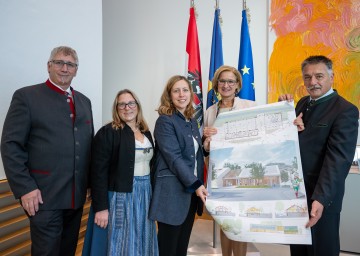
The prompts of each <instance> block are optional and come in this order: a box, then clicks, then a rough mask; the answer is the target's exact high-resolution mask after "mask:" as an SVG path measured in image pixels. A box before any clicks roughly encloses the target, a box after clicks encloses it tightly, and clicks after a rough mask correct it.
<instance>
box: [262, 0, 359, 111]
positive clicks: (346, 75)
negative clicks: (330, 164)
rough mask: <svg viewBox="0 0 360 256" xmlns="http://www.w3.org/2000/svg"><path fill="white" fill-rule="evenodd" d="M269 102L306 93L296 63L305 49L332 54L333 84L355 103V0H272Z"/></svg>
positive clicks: (295, 97)
mask: <svg viewBox="0 0 360 256" xmlns="http://www.w3.org/2000/svg"><path fill="white" fill-rule="evenodd" d="M269 29H270V32H269V35H270V37H271V36H273V37H274V40H273V41H272V40H269V53H270V59H269V71H268V72H269V85H268V103H272V102H276V101H277V99H278V96H279V95H281V94H284V93H291V94H293V95H294V99H295V103H296V102H297V101H298V100H299V99H300V98H301V97H302V96H304V95H306V94H307V92H306V90H305V87H304V85H303V81H302V77H301V70H300V65H301V62H302V61H303V60H304V59H305V58H306V57H308V56H310V55H325V56H327V57H329V58H330V59H332V60H333V63H334V65H333V69H334V74H335V77H334V80H335V81H334V89H336V90H337V91H338V92H339V94H340V95H341V96H343V97H344V98H346V99H347V100H349V101H350V102H352V103H353V104H355V105H356V106H357V107H359V108H360V1H359V0H272V1H271V5H270V16H269Z"/></svg>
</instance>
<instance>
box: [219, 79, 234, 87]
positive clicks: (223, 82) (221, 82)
mask: <svg viewBox="0 0 360 256" xmlns="http://www.w3.org/2000/svg"><path fill="white" fill-rule="evenodd" d="M226 83H227V84H228V85H229V86H234V85H235V84H237V81H236V80H225V79H219V80H218V84H219V85H225V84H226Z"/></svg>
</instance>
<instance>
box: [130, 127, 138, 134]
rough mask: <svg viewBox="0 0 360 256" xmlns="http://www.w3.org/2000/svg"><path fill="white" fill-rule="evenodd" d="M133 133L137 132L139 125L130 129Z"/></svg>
mask: <svg viewBox="0 0 360 256" xmlns="http://www.w3.org/2000/svg"><path fill="white" fill-rule="evenodd" d="M131 130H132V131H133V132H134V133H135V132H137V131H138V130H139V127H137V126H136V128H135V129H131Z"/></svg>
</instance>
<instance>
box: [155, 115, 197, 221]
mask: <svg viewBox="0 0 360 256" xmlns="http://www.w3.org/2000/svg"><path fill="white" fill-rule="evenodd" d="M154 137H155V145H156V146H155V151H156V158H155V162H154V167H153V169H152V171H153V172H154V179H155V181H154V182H155V184H154V192H153V197H152V201H151V204H150V213H149V218H150V219H152V220H157V221H160V222H163V223H166V224H170V225H180V224H182V223H183V222H184V220H185V218H186V216H187V214H188V211H189V208H190V202H191V196H192V193H193V192H194V191H195V190H196V189H197V188H199V187H200V186H201V185H202V183H203V176H204V155H203V149H202V143H201V137H200V133H199V129H198V125H197V122H196V120H195V119H191V120H190V121H189V122H188V121H186V120H185V118H184V116H183V115H182V114H181V113H179V112H177V113H174V114H172V115H170V116H168V115H160V116H159V118H158V119H157V121H156V124H155V130H154ZM193 137H194V138H195V139H196V141H197V142H198V143H199V150H198V152H195V150H194V141H193ZM195 163H196V164H197V176H195V174H194V169H195ZM202 210H203V204H202V201H201V199H200V198H198V206H197V213H198V215H201V214H202Z"/></svg>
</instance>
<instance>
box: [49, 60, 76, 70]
mask: <svg viewBox="0 0 360 256" xmlns="http://www.w3.org/2000/svg"><path fill="white" fill-rule="evenodd" d="M50 62H52V63H53V64H54V65H55V67H56V68H62V67H63V66H64V65H65V64H66V66H67V67H68V69H71V70H74V69H75V68H77V66H78V64H76V63H73V62H66V61H63V60H51V61H50Z"/></svg>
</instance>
